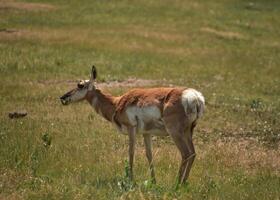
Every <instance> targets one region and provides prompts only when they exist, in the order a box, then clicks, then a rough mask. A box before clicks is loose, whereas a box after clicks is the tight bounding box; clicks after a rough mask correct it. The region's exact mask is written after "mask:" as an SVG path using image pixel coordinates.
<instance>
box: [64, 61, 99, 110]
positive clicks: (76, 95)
mask: <svg viewBox="0 0 280 200" xmlns="http://www.w3.org/2000/svg"><path fill="white" fill-rule="evenodd" d="M96 76H97V72H96V68H95V67H94V66H92V70H91V77H90V80H81V81H79V82H78V84H77V88H75V89H73V90H71V91H69V92H67V93H66V94H64V95H63V96H62V97H60V101H61V103H62V104H63V105H68V104H70V103H73V102H78V101H81V100H84V99H85V98H86V96H87V94H88V92H91V91H93V90H95V85H94V81H95V79H96Z"/></svg>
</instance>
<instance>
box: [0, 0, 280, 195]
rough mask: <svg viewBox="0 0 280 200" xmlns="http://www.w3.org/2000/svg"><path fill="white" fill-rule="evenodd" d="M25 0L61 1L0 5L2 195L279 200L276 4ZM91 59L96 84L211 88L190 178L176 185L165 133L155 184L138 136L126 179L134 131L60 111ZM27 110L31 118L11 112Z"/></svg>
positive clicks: (279, 27)
mask: <svg viewBox="0 0 280 200" xmlns="http://www.w3.org/2000/svg"><path fill="white" fill-rule="evenodd" d="M24 2H29V3H30V2H33V3H47V4H50V5H53V6H54V7H55V9H50V10H38V9H36V6H34V5H33V8H32V9H19V8H15V7H11V6H10V7H9V8H3V6H2V7H1V4H2V3H3V2H1V3H0V29H1V30H2V31H1V32H0V85H1V87H0V114H1V118H0V199H279V197H280V176H279V168H280V159H279V158H280V154H279V141H280V128H279V119H280V98H279V97H280V78H279V77H280V68H279V65H280V42H279V38H280V21H279V17H280V12H279V11H280V2H279V1H277V0H268V1H263V0H256V1H241V0H217V1H214V0H209V1H202V0H198V1H197V0H196V1H195V0H187V1H183V0H176V1H170V0H163V1H148V0H141V1H127V0H122V1H89V0H82V1H74V0H73V1H67V3H65V1H60V0H52V1H50V0H48V1H46V0H45V1H44V0H41V1H36V0H34V1H29V0H28V1H24ZM3 5H4V4H3ZM27 5H29V6H30V4H27ZM3 29H8V30H10V29H12V30H16V31H17V32H14V33H7V32H5V31H3ZM92 64H95V65H96V66H97V69H98V73H99V74H98V75H99V77H98V80H99V81H100V82H103V81H113V80H126V79H128V78H130V77H136V78H142V79H155V80H158V81H159V82H158V84H157V85H168V84H173V85H180V86H187V87H193V88H197V89H199V90H200V91H201V92H202V93H203V94H204V96H205V98H206V102H207V103H206V106H207V110H206V113H205V115H204V117H203V118H202V120H201V121H200V122H199V125H198V127H197V129H196V132H195V137H194V142H195V144H196V149H197V159H196V161H195V164H194V167H193V169H192V171H191V175H190V180H189V183H188V185H186V186H184V187H181V188H179V189H175V182H176V175H177V170H178V165H179V160H180V155H179V153H178V152H177V149H176V147H175V146H174V144H173V143H172V141H171V139H170V138H157V139H155V141H154V151H153V152H154V154H155V156H154V159H155V161H154V162H155V169H156V176H157V179H158V184H157V185H151V184H149V182H147V180H149V171H148V163H147V161H146V158H145V153H144V147H143V142H142V138H141V137H139V138H138V140H137V150H136V163H135V175H136V185H135V186H133V185H130V184H131V183H129V182H127V180H126V176H125V166H126V159H127V154H128V153H127V148H128V145H127V138H126V137H125V136H122V135H120V134H118V133H117V131H116V130H115V129H114V127H112V126H111V125H110V124H108V123H107V122H106V121H105V120H103V119H102V118H101V117H100V116H98V115H97V114H96V113H94V112H93V109H91V108H90V106H89V105H87V104H86V103H80V104H76V105H71V106H68V107H62V105H61V104H60V102H59V100H58V97H59V96H61V95H62V94H64V93H65V92H66V91H68V90H70V89H71V88H72V87H74V86H75V84H74V83H72V82H70V83H69V82H68V81H69V80H70V81H75V80H78V79H86V78H89V71H90V67H91V65H92ZM128 89H129V88H117V89H115V88H112V89H108V90H110V91H111V92H112V93H114V94H116V95H118V94H121V93H122V92H124V91H126V90H128ZM20 109H25V110H27V111H28V116H27V117H26V118H23V119H14V120H11V119H9V118H8V112H10V111H13V110H20ZM120 183H124V184H125V185H124V186H120Z"/></svg>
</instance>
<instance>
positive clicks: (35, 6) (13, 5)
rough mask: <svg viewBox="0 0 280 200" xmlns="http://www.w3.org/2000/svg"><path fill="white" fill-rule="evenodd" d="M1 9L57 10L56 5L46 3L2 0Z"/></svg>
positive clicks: (0, 2)
mask: <svg viewBox="0 0 280 200" xmlns="http://www.w3.org/2000/svg"><path fill="white" fill-rule="evenodd" d="M0 9H7V10H26V11H50V10H55V9H56V7H55V6H53V5H50V4H45V3H27V2H14V1H2V0H0Z"/></svg>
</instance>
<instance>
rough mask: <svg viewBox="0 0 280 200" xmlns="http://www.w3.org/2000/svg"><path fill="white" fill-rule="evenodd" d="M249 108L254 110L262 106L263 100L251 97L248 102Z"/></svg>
mask: <svg viewBox="0 0 280 200" xmlns="http://www.w3.org/2000/svg"><path fill="white" fill-rule="evenodd" d="M250 107H251V110H253V111H256V110H259V109H261V108H263V102H262V100H261V99H260V98H258V99H253V100H252V101H251V103H250Z"/></svg>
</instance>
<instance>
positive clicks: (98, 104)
mask: <svg viewBox="0 0 280 200" xmlns="http://www.w3.org/2000/svg"><path fill="white" fill-rule="evenodd" d="M95 77H96V70H95V67H93V70H92V78H91V80H90V81H87V82H80V83H79V84H78V88H77V89H74V90H72V91H70V92H68V93H66V94H65V95H63V96H62V97H61V101H62V103H63V104H64V105H67V104H68V103H69V102H71V101H73V102H74V101H80V100H84V99H86V100H87V101H88V102H89V104H90V105H92V106H93V108H94V109H95V111H96V112H97V113H98V114H100V115H102V116H103V117H104V118H105V119H106V120H108V121H110V122H112V123H114V124H115V125H117V127H118V128H119V129H120V130H121V131H126V132H127V134H128V138H129V166H130V178H131V179H133V170H132V169H133V160H134V149H135V139H136V137H135V135H136V133H138V132H139V131H140V128H141V130H143V131H146V132H143V133H142V134H143V138H144V144H145V147H146V156H147V159H148V161H149V167H150V172H151V177H152V181H154V182H155V172H154V167H153V159H152V150H151V148H152V147H151V135H152V132H151V131H152V130H153V129H158V130H160V132H162V131H164V132H166V133H168V135H170V136H171V137H172V139H173V141H174V142H175V144H176V146H177V147H178V149H179V151H180V153H181V156H182V161H181V165H180V169H179V175H178V178H179V183H180V184H181V183H184V182H185V181H186V180H187V178H188V176H189V172H190V169H191V166H192V163H193V161H194V158H195V150H194V145H193V142H192V136H193V130H194V127H195V126H196V123H197V119H198V117H199V116H200V115H201V113H202V111H203V109H204V97H203V96H202V94H201V93H199V92H198V91H196V90H194V89H187V88H181V87H173V88H165V87H161V88H146V89H144V88H142V89H133V90H130V91H128V92H126V93H125V94H123V95H122V96H118V97H114V96H112V95H111V94H109V93H105V92H103V91H101V90H99V89H96V88H95V85H94V79H95ZM83 95H84V96H83ZM72 99H74V100H72Z"/></svg>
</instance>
